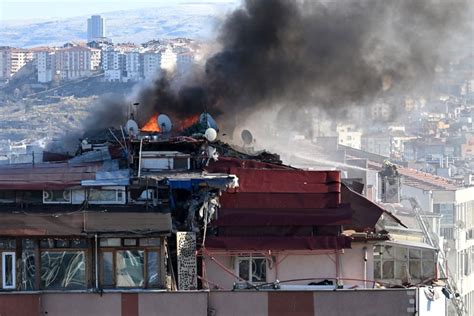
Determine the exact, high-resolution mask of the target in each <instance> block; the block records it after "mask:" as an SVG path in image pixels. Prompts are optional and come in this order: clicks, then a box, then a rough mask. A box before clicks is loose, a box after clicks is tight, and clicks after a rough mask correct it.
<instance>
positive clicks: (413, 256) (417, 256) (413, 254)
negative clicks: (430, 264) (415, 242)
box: [410, 248, 421, 259]
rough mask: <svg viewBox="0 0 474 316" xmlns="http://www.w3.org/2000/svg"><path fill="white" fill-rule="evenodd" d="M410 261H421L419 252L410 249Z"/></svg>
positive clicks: (418, 250)
mask: <svg viewBox="0 0 474 316" xmlns="http://www.w3.org/2000/svg"><path fill="white" fill-rule="evenodd" d="M410 259H421V250H420V249H414V248H410Z"/></svg>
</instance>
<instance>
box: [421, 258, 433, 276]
mask: <svg viewBox="0 0 474 316" xmlns="http://www.w3.org/2000/svg"><path fill="white" fill-rule="evenodd" d="M422 266H423V275H422V276H423V278H422V279H423V280H429V279H433V278H434V277H435V276H436V263H435V262H434V261H423V262H422Z"/></svg>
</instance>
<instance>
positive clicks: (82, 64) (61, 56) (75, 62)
mask: <svg viewBox="0 0 474 316" xmlns="http://www.w3.org/2000/svg"><path fill="white" fill-rule="evenodd" d="M55 55H56V57H55V59H56V70H57V71H58V73H59V75H60V78H61V79H62V80H73V79H78V78H81V77H88V76H90V75H91V74H92V70H93V66H92V62H91V55H92V53H91V49H90V48H89V47H85V46H72V47H65V48H61V49H59V50H58V51H56V53H55Z"/></svg>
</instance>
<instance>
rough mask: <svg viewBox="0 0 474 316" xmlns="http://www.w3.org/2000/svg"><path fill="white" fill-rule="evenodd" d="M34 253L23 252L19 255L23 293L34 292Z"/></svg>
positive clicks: (29, 251)
mask: <svg viewBox="0 0 474 316" xmlns="http://www.w3.org/2000/svg"><path fill="white" fill-rule="evenodd" d="M35 273H36V265H35V252H34V251H31V250H24V251H23V253H22V254H21V284H20V286H21V289H22V290H24V291H28V290H35V289H36V286H35Z"/></svg>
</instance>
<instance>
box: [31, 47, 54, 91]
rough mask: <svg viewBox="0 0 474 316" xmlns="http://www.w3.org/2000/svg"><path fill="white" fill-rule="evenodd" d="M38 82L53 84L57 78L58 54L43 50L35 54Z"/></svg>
mask: <svg viewBox="0 0 474 316" xmlns="http://www.w3.org/2000/svg"><path fill="white" fill-rule="evenodd" d="M35 55H36V67H37V70H38V82H41V83H47V82H51V81H52V80H53V79H54V78H55V76H56V52H55V51H54V50H43V51H39V52H36V53H35Z"/></svg>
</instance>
